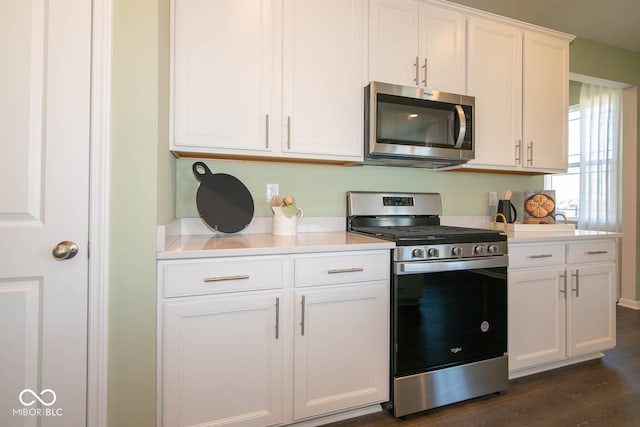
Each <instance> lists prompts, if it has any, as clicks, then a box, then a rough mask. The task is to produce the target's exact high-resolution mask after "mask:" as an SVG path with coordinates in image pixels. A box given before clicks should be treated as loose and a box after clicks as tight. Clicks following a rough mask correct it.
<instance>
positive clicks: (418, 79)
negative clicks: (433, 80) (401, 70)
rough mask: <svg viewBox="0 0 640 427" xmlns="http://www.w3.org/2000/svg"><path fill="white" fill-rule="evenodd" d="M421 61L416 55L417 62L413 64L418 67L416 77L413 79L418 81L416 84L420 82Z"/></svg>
mask: <svg viewBox="0 0 640 427" xmlns="http://www.w3.org/2000/svg"><path fill="white" fill-rule="evenodd" d="M419 62H420V58H418V57H417V56H416V63H415V64H413V66H414V67H416V78H415V79H413V81H414V82H416V86H417V85H418V84H419V82H420V65H418V63H419Z"/></svg>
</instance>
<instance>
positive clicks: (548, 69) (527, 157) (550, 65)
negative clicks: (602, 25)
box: [522, 32, 569, 172]
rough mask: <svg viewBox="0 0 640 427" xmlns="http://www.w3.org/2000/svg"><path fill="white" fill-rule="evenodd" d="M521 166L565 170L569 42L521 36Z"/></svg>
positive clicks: (533, 35) (545, 36)
mask: <svg viewBox="0 0 640 427" xmlns="http://www.w3.org/2000/svg"><path fill="white" fill-rule="evenodd" d="M523 101H524V104H523V105H524V107H523V114H524V116H523V117H524V124H523V131H524V137H523V150H524V151H523V159H524V161H523V165H522V166H523V167H525V168H532V169H542V170H548V171H551V172H558V171H559V172H563V171H566V169H567V165H568V136H567V133H568V126H569V125H568V122H569V41H568V40H566V39H558V38H557V37H551V36H548V35H545V34H540V33H533V32H525V34H524V83H523Z"/></svg>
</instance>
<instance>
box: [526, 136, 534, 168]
mask: <svg viewBox="0 0 640 427" xmlns="http://www.w3.org/2000/svg"><path fill="white" fill-rule="evenodd" d="M527 164H528V165H529V166H533V141H529V146H528V147H527Z"/></svg>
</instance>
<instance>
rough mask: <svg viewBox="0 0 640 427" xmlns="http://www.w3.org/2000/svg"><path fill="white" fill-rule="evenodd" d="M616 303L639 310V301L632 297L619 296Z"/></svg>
mask: <svg viewBox="0 0 640 427" xmlns="http://www.w3.org/2000/svg"><path fill="white" fill-rule="evenodd" d="M618 305H619V306H621V307H627V308H632V309H634V310H640V301H634V300H632V299H626V298H620V299H619V300H618Z"/></svg>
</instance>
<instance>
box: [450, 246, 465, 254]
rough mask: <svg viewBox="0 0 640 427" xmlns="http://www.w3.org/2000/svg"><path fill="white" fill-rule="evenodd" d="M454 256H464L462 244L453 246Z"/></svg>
mask: <svg viewBox="0 0 640 427" xmlns="http://www.w3.org/2000/svg"><path fill="white" fill-rule="evenodd" d="M451 255H452V256H462V248H461V247H460V246H454V247H452V248H451Z"/></svg>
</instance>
